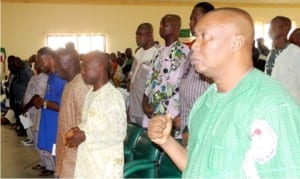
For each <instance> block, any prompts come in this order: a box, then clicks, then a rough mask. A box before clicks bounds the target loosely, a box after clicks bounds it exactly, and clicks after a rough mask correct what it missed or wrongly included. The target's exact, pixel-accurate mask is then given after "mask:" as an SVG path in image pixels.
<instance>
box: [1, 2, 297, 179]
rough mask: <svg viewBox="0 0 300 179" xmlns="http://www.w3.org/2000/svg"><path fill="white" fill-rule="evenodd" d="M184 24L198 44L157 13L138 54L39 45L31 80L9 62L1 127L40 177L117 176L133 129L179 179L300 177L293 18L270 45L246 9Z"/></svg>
mask: <svg viewBox="0 0 300 179" xmlns="http://www.w3.org/2000/svg"><path fill="white" fill-rule="evenodd" d="M189 25H190V31H191V34H192V35H193V36H194V37H195V39H194V41H193V42H192V43H189V44H184V43H182V42H181V41H180V40H179V32H180V29H181V18H180V16H179V15H177V14H166V15H165V16H163V17H162V18H161V21H160V28H159V35H160V37H161V38H162V39H163V40H164V44H162V45H161V46H158V45H157V44H155V40H154V38H153V34H154V31H155V30H154V29H153V27H152V24H151V23H149V22H144V23H141V24H140V25H138V27H137V30H136V43H137V46H138V48H137V50H136V51H135V53H133V52H132V49H131V48H127V49H126V50H125V53H121V52H118V53H117V55H116V54H115V53H111V54H107V53H104V52H100V51H91V52H88V53H87V54H83V55H79V54H78V52H77V51H76V49H75V48H74V45H72V44H66V46H65V48H60V49H58V50H56V51H54V50H52V49H51V48H49V47H43V48H41V49H39V50H38V51H37V54H36V55H33V56H32V57H31V58H30V61H34V62H35V63H34V66H33V67H34V71H35V73H34V72H33V71H32V70H31V69H30V67H29V66H28V65H27V64H25V63H24V62H23V61H22V60H21V59H20V58H18V57H15V56H10V57H8V68H9V70H10V75H9V77H8V81H7V83H6V86H7V88H6V89H7V98H8V99H9V107H10V109H11V110H12V111H13V113H14V117H15V121H13V120H11V119H9V121H10V122H11V123H14V124H15V130H16V132H17V134H18V135H19V136H22V135H27V138H28V139H27V140H26V141H23V143H24V145H34V146H35V148H36V150H37V151H38V154H39V157H40V163H39V164H38V165H36V166H33V167H32V168H33V169H39V170H41V172H40V173H39V176H49V175H55V176H57V177H59V178H73V177H76V178H78V177H79V178H95V177H96V178H98V177H99V178H122V177H123V167H124V149H123V145H124V144H123V142H124V139H125V137H126V128H127V123H136V124H137V125H139V126H141V127H143V128H146V129H147V132H148V136H149V138H150V140H151V141H152V142H153V143H155V144H157V145H158V146H160V147H161V148H162V149H163V150H164V151H165V152H166V153H167V154H168V155H169V157H170V158H171V159H172V160H173V162H174V163H175V165H176V166H177V167H178V168H179V169H180V170H181V171H182V175H183V177H185V178H197V177H199V178H212V177H214V178H246V177H247V178H260V177H262V178H274V177H276V178H297V177H300V173H299V169H300V70H299V69H300V44H299V42H300V36H299V34H300V33H299V32H300V31H299V28H297V29H295V31H294V32H293V33H292V34H291V35H290V36H289V37H288V34H289V32H290V30H291V20H290V19H289V18H288V17H285V16H276V17H274V18H273V19H271V23H270V29H269V35H270V38H271V39H272V49H268V48H267V47H266V46H265V45H264V42H263V39H261V38H260V39H257V43H258V48H255V47H254V42H255V41H254V24H253V20H252V18H251V16H250V15H249V14H248V13H247V12H246V11H244V10H242V9H238V8H218V9H215V8H214V6H213V5H212V4H210V3H208V2H199V3H198V4H196V5H195V6H194V7H193V9H192V11H191V15H190V24H189ZM190 44H191V46H189V45H190ZM6 117H7V115H6ZM1 121H2V120H1ZM178 141H180V142H178Z"/></svg>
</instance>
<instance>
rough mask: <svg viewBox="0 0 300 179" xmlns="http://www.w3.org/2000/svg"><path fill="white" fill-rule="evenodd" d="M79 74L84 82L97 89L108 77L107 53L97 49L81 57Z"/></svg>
mask: <svg viewBox="0 0 300 179" xmlns="http://www.w3.org/2000/svg"><path fill="white" fill-rule="evenodd" d="M81 75H82V78H83V80H84V82H85V83H86V84H89V85H93V86H94V90H97V89H98V88H100V87H101V86H102V85H104V84H105V83H106V82H107V81H108V79H109V55H108V54H106V53H103V52H100V51H98V50H96V51H91V52H89V53H87V54H86V55H84V57H83V59H82V69H81Z"/></svg>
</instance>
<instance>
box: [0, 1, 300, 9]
mask: <svg viewBox="0 0 300 179" xmlns="http://www.w3.org/2000/svg"><path fill="white" fill-rule="evenodd" d="M207 1H209V2H211V3H214V4H216V5H220V6H221V5H226V4H230V5H255V6H266V5H267V6H291V7H293V6H295V5H296V6H297V7H299V5H300V0H207ZM2 2H17V3H70V4H116V5H120V4H122V5H175V6H176V5H177V6H178V5H188V6H190V5H192V4H195V3H197V2H199V0H2ZM299 11H300V10H299Z"/></svg>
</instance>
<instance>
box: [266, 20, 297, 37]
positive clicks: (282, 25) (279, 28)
mask: <svg viewBox="0 0 300 179" xmlns="http://www.w3.org/2000/svg"><path fill="white" fill-rule="evenodd" d="M291 26H292V22H291V20H290V19H289V18H288V17H284V16H276V17H274V18H273V19H272V20H271V24H270V29H269V36H270V38H271V39H272V40H273V41H274V40H278V39H285V40H286V39H287V35H288V33H289V31H290V30H291Z"/></svg>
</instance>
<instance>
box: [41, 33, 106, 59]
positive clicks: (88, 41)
mask: <svg viewBox="0 0 300 179" xmlns="http://www.w3.org/2000/svg"><path fill="white" fill-rule="evenodd" d="M67 42H73V43H74V45H75V49H76V50H77V51H78V52H79V53H81V54H84V53H87V52H89V51H92V50H100V51H102V52H105V51H106V40H105V36H104V35H102V34H49V35H47V39H46V45H47V46H48V47H50V48H52V49H53V50H56V49H58V48H63V47H65V44H66V43H67Z"/></svg>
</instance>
